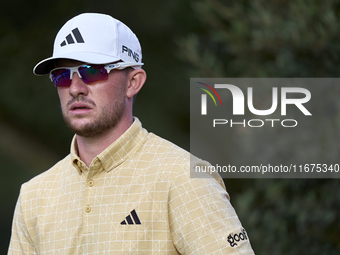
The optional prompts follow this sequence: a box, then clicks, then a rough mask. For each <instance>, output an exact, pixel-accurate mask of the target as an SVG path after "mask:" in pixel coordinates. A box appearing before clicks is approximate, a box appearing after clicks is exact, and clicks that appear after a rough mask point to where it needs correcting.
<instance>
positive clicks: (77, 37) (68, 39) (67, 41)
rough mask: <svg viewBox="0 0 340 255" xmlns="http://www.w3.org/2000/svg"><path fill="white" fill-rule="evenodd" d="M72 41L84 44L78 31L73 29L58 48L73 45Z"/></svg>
mask: <svg viewBox="0 0 340 255" xmlns="http://www.w3.org/2000/svg"><path fill="white" fill-rule="evenodd" d="M72 35H73V36H72ZM74 39H75V40H76V41H77V43H85V42H84V39H83V37H82V36H81V33H80V31H79V29H78V28H75V29H73V30H72V33H70V34H68V36H66V38H65V40H64V41H63V42H62V43H61V44H60V46H61V47H63V46H66V45H67V44H73V43H75V41H74Z"/></svg>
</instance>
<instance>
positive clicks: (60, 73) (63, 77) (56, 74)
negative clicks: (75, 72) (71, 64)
mask: <svg viewBox="0 0 340 255" xmlns="http://www.w3.org/2000/svg"><path fill="white" fill-rule="evenodd" d="M51 76H52V80H53V83H54V85H55V86H56V87H69V86H70V85H71V80H70V70H69V69H57V70H54V71H52V72H51Z"/></svg>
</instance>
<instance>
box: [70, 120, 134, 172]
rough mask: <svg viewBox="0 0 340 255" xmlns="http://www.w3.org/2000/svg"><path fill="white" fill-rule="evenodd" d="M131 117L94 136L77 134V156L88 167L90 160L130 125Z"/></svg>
mask: <svg viewBox="0 0 340 255" xmlns="http://www.w3.org/2000/svg"><path fill="white" fill-rule="evenodd" d="M132 123H133V119H131V120H129V121H121V122H120V123H119V124H118V125H117V126H116V127H114V128H113V129H112V130H108V131H107V132H105V133H104V134H102V135H99V136H96V137H83V136H79V135H77V137H76V142H77V147H78V156H79V158H80V159H81V160H82V161H83V162H84V163H85V164H86V165H87V166H88V167H89V166H90V165H91V162H92V160H93V159H94V158H95V157H97V156H98V155H99V154H100V153H101V152H103V151H104V150H105V149H106V148H107V147H109V146H110V145H111V144H112V143H113V142H114V141H116V140H117V139H118V138H119V137H120V136H121V135H122V134H124V132H125V131H126V130H127V129H128V128H129V127H130V126H131V125H132Z"/></svg>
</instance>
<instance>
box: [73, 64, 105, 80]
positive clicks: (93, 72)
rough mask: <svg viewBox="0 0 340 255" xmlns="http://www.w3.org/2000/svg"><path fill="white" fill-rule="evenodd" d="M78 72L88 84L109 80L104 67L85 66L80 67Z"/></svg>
mask: <svg viewBox="0 0 340 255" xmlns="http://www.w3.org/2000/svg"><path fill="white" fill-rule="evenodd" d="M78 71H79V73H80V75H81V77H82V80H83V81H84V82H85V83H86V84H91V83H93V82H97V81H103V80H107V78H108V73H107V71H106V69H105V68H104V65H83V66H80V67H79V69H78Z"/></svg>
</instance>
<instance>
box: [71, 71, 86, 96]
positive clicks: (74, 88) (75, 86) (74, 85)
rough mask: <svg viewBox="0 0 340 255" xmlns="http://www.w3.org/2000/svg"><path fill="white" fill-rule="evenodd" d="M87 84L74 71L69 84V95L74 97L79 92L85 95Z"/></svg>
mask: <svg viewBox="0 0 340 255" xmlns="http://www.w3.org/2000/svg"><path fill="white" fill-rule="evenodd" d="M87 86H88V85H87V84H85V83H84V82H83V80H82V79H81V78H80V77H79V75H78V74H77V73H74V74H73V77H72V80H71V85H70V95H72V96H73V97H76V96H78V95H79V94H83V95H87V93H88V87H87Z"/></svg>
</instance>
